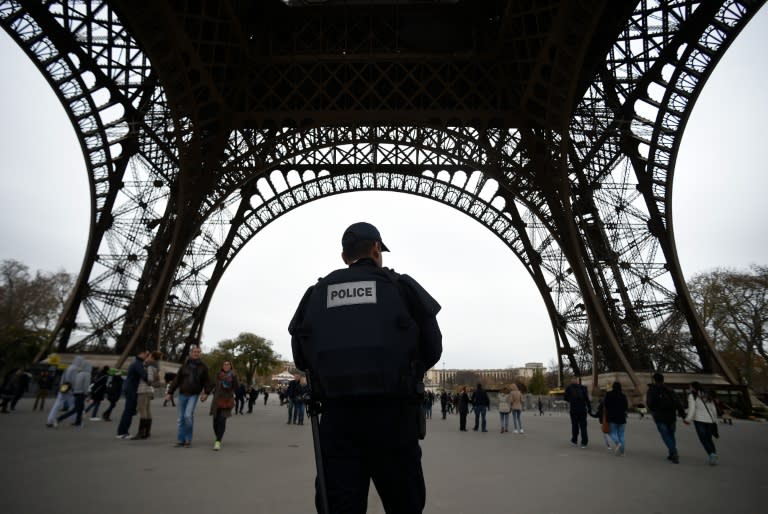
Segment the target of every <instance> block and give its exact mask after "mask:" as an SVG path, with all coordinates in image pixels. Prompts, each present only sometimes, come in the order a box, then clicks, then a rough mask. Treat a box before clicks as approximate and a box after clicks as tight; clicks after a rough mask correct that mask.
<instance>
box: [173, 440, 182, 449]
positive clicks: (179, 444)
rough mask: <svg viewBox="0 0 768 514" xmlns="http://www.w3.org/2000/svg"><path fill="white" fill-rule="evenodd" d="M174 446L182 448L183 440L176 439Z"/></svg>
mask: <svg viewBox="0 0 768 514" xmlns="http://www.w3.org/2000/svg"><path fill="white" fill-rule="evenodd" d="M173 447H174V448H184V441H178V442H177V443H176V444H174V445H173Z"/></svg>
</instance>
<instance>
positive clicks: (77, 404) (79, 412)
mask: <svg viewBox="0 0 768 514" xmlns="http://www.w3.org/2000/svg"><path fill="white" fill-rule="evenodd" d="M92 369H93V368H92V364H91V363H90V362H88V361H85V360H84V361H83V364H82V367H81V368H80V370H79V371H78V372H77V374H76V375H75V380H74V381H73V382H72V397H73V399H74V405H72V406H71V408H70V409H69V410H68V411H67V412H65V413H63V414H61V415H60V416H59V417H58V418H56V421H55V422H54V424H53V426H58V425H59V423H61V422H62V421H64V420H65V419H67V418H69V417H70V416H75V421H74V423H72V425H73V426H76V427H80V426H82V425H83V410H84V409H85V397H86V396H87V395H88V387H89V386H90V385H91V371H92Z"/></svg>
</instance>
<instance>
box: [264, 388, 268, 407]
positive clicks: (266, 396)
mask: <svg viewBox="0 0 768 514" xmlns="http://www.w3.org/2000/svg"><path fill="white" fill-rule="evenodd" d="M267 400H269V390H268V389H264V405H266V404H267Z"/></svg>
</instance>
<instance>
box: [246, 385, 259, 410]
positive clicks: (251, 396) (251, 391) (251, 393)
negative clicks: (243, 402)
mask: <svg viewBox="0 0 768 514" xmlns="http://www.w3.org/2000/svg"><path fill="white" fill-rule="evenodd" d="M258 399H259V390H258V389H256V387H255V386H254V385H250V386H248V414H252V413H253V405H254V404H255V403H256V400H258Z"/></svg>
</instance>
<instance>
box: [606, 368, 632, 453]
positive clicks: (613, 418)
mask: <svg viewBox="0 0 768 514" xmlns="http://www.w3.org/2000/svg"><path fill="white" fill-rule="evenodd" d="M603 407H604V408H605V413H606V414H605V415H606V417H607V419H608V427H609V428H610V430H611V431H610V434H611V440H612V441H613V444H614V447H613V452H614V454H615V455H616V456H617V457H623V456H624V447H625V446H624V429H625V428H626V426H627V410H628V409H629V402H627V397H626V395H625V394H624V393H622V392H621V384H620V383H619V382H614V383H613V386H612V387H611V390H610V391H608V392H607V393H606V395H605V400H604V403H603Z"/></svg>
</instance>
